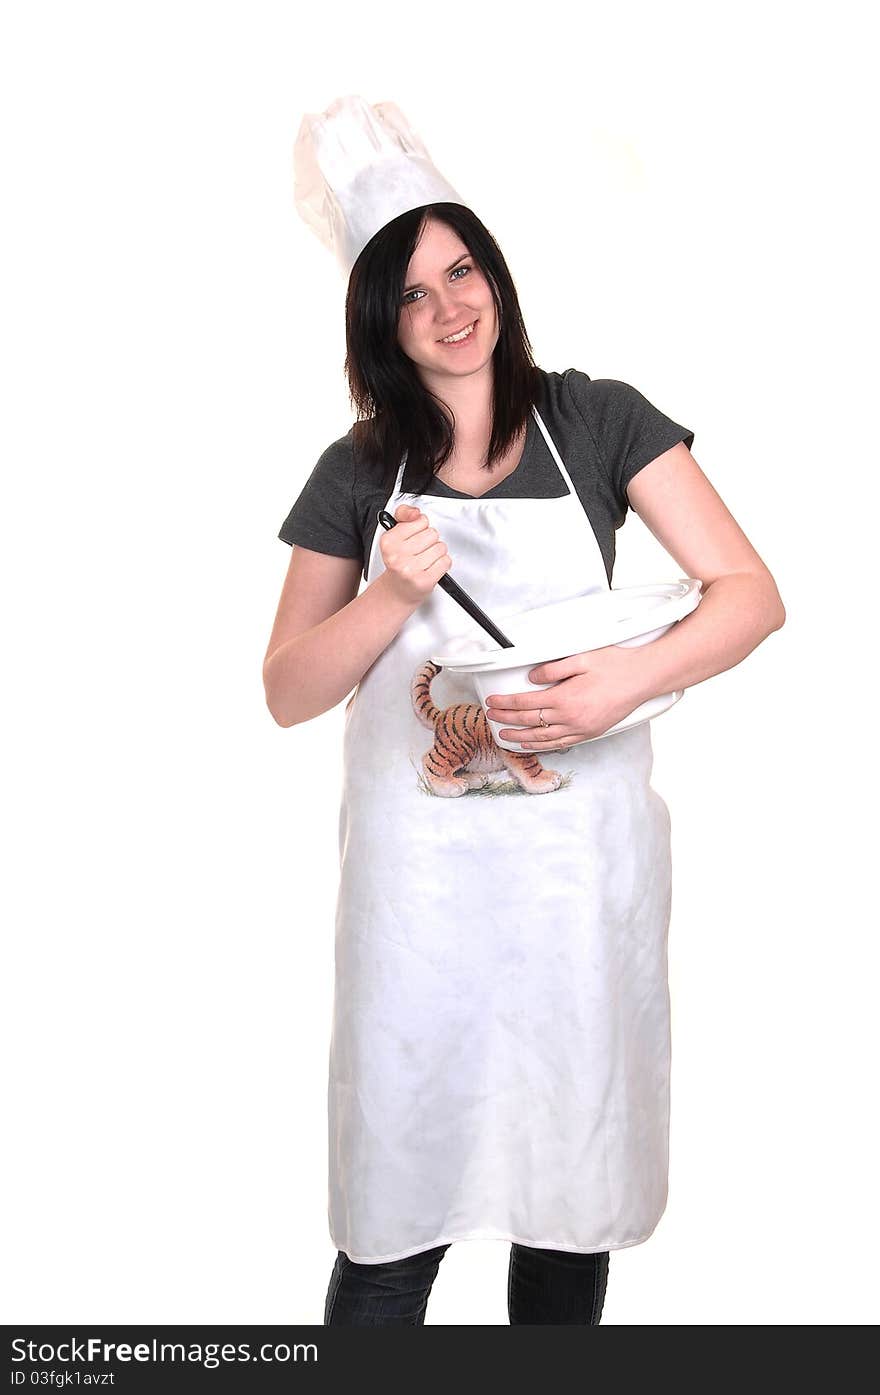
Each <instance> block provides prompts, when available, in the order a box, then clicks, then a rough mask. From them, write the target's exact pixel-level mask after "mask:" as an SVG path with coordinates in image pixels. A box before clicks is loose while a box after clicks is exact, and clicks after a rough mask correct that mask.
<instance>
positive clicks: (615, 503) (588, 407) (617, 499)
mask: <svg viewBox="0 0 880 1395" xmlns="http://www.w3.org/2000/svg"><path fill="white" fill-rule="evenodd" d="M540 375H541V386H542V391H541V395H540V398H539V400H538V401H537V402H536V404H535V405H536V406H537V409H538V412H539V413H540V416H541V419H542V421H543V422H544V425H545V426H546V428H547V430H548V432H549V434H550V437H551V439H552V440H553V442H554V444H555V446H556V449H557V450H558V452H559V454H560V456H561V457H562V459H563V461H564V462H565V468H566V469H567V470H568V473H569V474H570V475H571V478H572V482H573V484H574V486H575V489H576V490H577V493H578V497H579V499H580V501H581V503H582V504H583V506H584V509H585V511H586V514H587V517H588V518H589V520H590V523H591V525H592V528H593V532H594V533H595V534H596V538H597V541H598V543H599V547H600V550H601V553H602V557H603V560H604V562H605V570H606V572H607V574H608V584H609V586H610V585H611V577H612V571H613V569H614V553H615V546H614V545H615V537H614V534H615V531H616V529H618V528H620V527H621V525H622V524H623V522H624V519H625V518H626V514H627V509H628V508H629V501H628V499H627V495H626V487H627V485H628V484H629V482H630V480H631V479H632V478H633V476H634V475H636V474H638V472H639V470H641V469H642V467H643V466H645V465H647V464H648V463H649V462H650V461H651V460H655V459H656V457H657V456H658V455H662V454H663V452H664V451H666V450H669V449H670V448H671V447H672V446H674V445H677V444H678V442H679V441H684V442H685V444H686V445H687V446H688V448H690V446H691V445H692V444H693V440H694V433H693V432H692V431H689V430H688V429H687V427H684V426H680V425H679V424H678V422H675V421H673V420H672V419H671V418H670V417H667V416H665V415H664V413H663V412H661V411H659V410H658V408H656V407H655V406H654V405H653V404H652V403H651V402H649V401H648V399H647V398H646V397H643V396H642V394H641V393H640V392H639V391H638V389H637V388H634V387H631V386H630V384H629V383H623V382H619V381H618V380H617V379H616V378H595V379H591V378H588V377H587V375H586V373H581V372H579V371H578V369H576V368H567V369H566V370H565V371H564V372H563V373H547V372H545V371H544V370H543V369H541V370H540ZM413 485H414V481H413V480H412V479H411V478H410V477H409V472H408V470H405V471H404V477H403V484H402V488H403V489H404V490H406V489H410V488H412V487H413ZM566 489H567V487H566V484H565V481H564V480H563V478H562V476H561V475H560V473H559V470H558V468H557V465H556V462H555V460H554V459H553V456H552V455H551V454H550V451H549V448H548V446H547V442H546V441H545V440H544V437H543V435H542V433H541V430H540V428H539V426H538V424H537V422H536V421H535V418H534V416H533V415H532V414H531V413H530V414H529V419H528V427H527V431H526V440H525V445H524V447H523V453H522V457H521V458H520V462H519V465H518V466H517V467H516V469H515V470H514V471H513V473H512V474H509V475H508V476H507V477H506V478H505V479H503V480H502V481H501V483H500V484H497V485H495V486H494V488H492V489H489V490H487V492H486V493H485V494H483V495H481V498H483V499H555V498H558V497H559V496H560V495H563V494H565V493H566ZM425 492H426V494H428V495H430V494H438V495H441V496H444V497H446V498H452V499H467V498H470V497H472V496H470V495H468V494H464V493H462V491H461V490H458V489H452V488H451V487H450V486H449V485H448V484H445V483H444V482H443V481H442V480H439V479H438V478H437V476H436V475H435V476H434V478H433V479H432V480H431V482H430V484H429V486H428V489H427V490H426V491H425ZM386 502H387V495H386V492H385V485H384V483H383V481H382V480H381V479H378V478H377V475H376V472H370V471H368V470H367V468H366V467H365V465H364V464H363V463H361V462H358V461H356V459H355V456H354V447H353V440H352V431H351V430H350V431H348V432H347V433H346V435H345V436H341V437H340V438H339V440H337V441H334V442H333V443H332V444H331V445H329V446H328V447H327V449H326V450H325V451H324V452H323V454H322V455H321V456H320V457H319V459H318V462H317V464H316V465H315V468H314V469H313V470H312V473H311V475H310V476H309V478H308V480H307V481H306V483H305V486H304V488H303V490H302V492H301V494H300V495H299V498H298V499H297V500H296V503H295V504H294V505H293V507H292V509H291V510H290V513H289V514H288V515H287V517H286V519H285V520H284V522H283V524H282V525H281V530H280V532H279V533H278V536H279V538H281V540H282V542H286V543H290V544H291V545H296V544H299V545H300V546H301V547H306V548H309V549H310V550H312V551H314V552H329V553H331V554H332V555H333V556H334V557H357V558H359V559H360V562H361V569H362V571H363V572H364V574H366V565H367V563H366V559H367V558H368V557H369V555H370V547H371V545H372V541H373V534H374V533H375V531H376V528H377V527H378V522H377V518H376V515H377V513H378V511H379V509H381V508H384V506H385V504H386Z"/></svg>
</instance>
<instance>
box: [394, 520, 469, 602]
mask: <svg viewBox="0 0 880 1395" xmlns="http://www.w3.org/2000/svg"><path fill="white" fill-rule="evenodd" d="M394 517H395V518H396V519H397V526H396V527H395V528H389V529H387V531H384V533H383V536H382V537H381V538H380V539H379V550H380V552H381V553H382V561H383V562H384V563H385V571H386V573H387V575H388V585H389V586H390V587H391V588H392V590H393V591H394V594H395V595H396V596H398V597H399V598H400V599H401V600H402V601H405V602H406V603H407V604H408V605H420V604H421V602H422V601H423V600H424V599H425V598H426V596H429V595H430V594H431V592H432V591H433V589H434V587H435V586H436V585H437V582H438V581H439V580H440V578H441V576H445V574H446V573H447V572H448V571H449V569H450V567H451V566H452V558H451V557H450V555H449V553H448V552H447V551H446V544H445V543H444V542H441V540H440V537H439V534H438V532H437V529H436V528H432V527H430V525H429V523H428V520H427V518H426V516H425V515H424V514H423V513H422V512H421V510H420V509H417V508H415V506H414V505H412V504H400V505H399V506H398V508H397V509H396V510H395V514H394ZM379 526H380V527H381V524H380V525H379Z"/></svg>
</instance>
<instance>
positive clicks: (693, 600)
mask: <svg viewBox="0 0 880 1395" xmlns="http://www.w3.org/2000/svg"><path fill="white" fill-rule="evenodd" d="M702 584H703V583H702V581H701V580H699V579H698V578H696V577H681V578H679V579H678V580H677V581H671V582H654V583H652V584H647V585H641V586H619V587H609V588H608V590H607V591H595V592H587V593H585V594H584V595H583V596H569V597H568V598H567V599H565V600H562V601H552V602H550V604H548V605H546V606H534V607H532V608H531V609H530V610H524V611H520V612H518V613H517V614H516V615H513V614H511V615H501V614H500V613H499V614H498V616H497V620H498V622H499V624H501V625H502V627H503V625H504V622H506V621H507V622H509V621H515V620H516V619H517V618H524V617H526V616H530V615H538V614H540V612H541V611H548V610H553V609H561V608H562V607H563V606H565V605H573V604H575V603H576V602H577V601H590V600H596V599H599V598H600V597H602V598H604V597H607V596H609V595H615V596H621V597H623V598H624V599H626V598H627V597H629V598H630V599H632V600H637V599H638V598H639V597H640V596H645V597H656V596H657V595H658V593H660V596H661V599H660V601H659V604H658V605H656V606H654V607H652V608H651V609H650V611H649V612H648V613H646V614H645V615H630V616H623V617H620V618H616V617H615V616H614V615H611V616H605V617H603V618H600V619H598V620H595V621H593V622H592V624H591V623H590V622H589V621H586V622H584V630H585V632H584V633H581V634H579V636H578V641H577V642H576V644H575V645H574V647H572V648H571V649H569V651H568V652H569V654H579V653H583V652H586V651H587V650H590V649H604V648H606V647H607V646H608V645H611V644H620V643H623V642H624V641H625V640H628V639H636V638H638V636H639V635H641V634H649V633H650V631H651V630H657V629H660V628H661V627H663V626H665V625H671V624H674V623H675V622H676V621H677V620H683V619H684V617H685V616H686V615H689V614H690V613H691V611H693V610H696V608H697V606H698V605H699V603H700V600H701V595H700V588H701V586H702ZM664 592H665V593H666V594H665V595H663V593H664ZM493 618H495V617H493ZM474 625H475V626H476V621H474ZM456 638H457V637H456V636H450V637H449V638H448V639H446V640H444V641H443V643H444V644H452V643H455V640H456ZM460 638H461V640H462V641H463V640H465V639H468V638H473V640H474V644H475V645H476V643H477V640H478V636H476V635H472V634H471V633H470V632H469V634H468V635H464V636H461V637H460ZM486 638H487V639H488V635H487V636H486ZM582 641H586V642H582ZM561 657H567V656H564V655H548V654H547V653H546V645H537V644H535V643H526V644H522V645H514V646H513V647H512V648H508V649H499V648H495V649H492V648H490V649H477V648H474V649H473V650H471V651H465V652H464V653H462V654H451V655H450V654H439V653H438V654H432V655H431V662H432V663H435V664H439V666H440V667H441V668H444V669H448V670H449V672H450V673H480V672H484V673H492V672H495V671H497V670H499V669H505V668H522V667H525V666H527V665H530V664H539V663H552V662H553V661H554V659H556V658H561Z"/></svg>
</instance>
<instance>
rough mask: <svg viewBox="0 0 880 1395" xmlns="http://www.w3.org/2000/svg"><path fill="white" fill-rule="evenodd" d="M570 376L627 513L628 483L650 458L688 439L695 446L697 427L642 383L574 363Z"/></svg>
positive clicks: (622, 507)
mask: <svg viewBox="0 0 880 1395" xmlns="http://www.w3.org/2000/svg"><path fill="white" fill-rule="evenodd" d="M566 382H567V384H568V386H569V390H570V392H571V394H572V397H573V399H574V401H575V405H576V406H577V408H578V410H579V411H580V413H581V415H582V416H583V418H584V421H585V423H586V425H587V427H588V429H589V431H590V433H591V435H592V437H593V440H594V442H595V444H596V448H597V450H598V453H599V457H600V460H601V462H602V464H603V466H604V469H605V472H606V475H607V477H608V482H609V484H610V486H611V489H612V491H613V493H614V495H615V497H616V499H617V503H618V506H619V508H620V510H621V512H622V513H626V510H627V507H628V500H627V495H626V489H627V485H628V484H629V483H630V481H631V480H632V479H633V478H634V477H635V476H636V475H637V474H638V472H639V470H641V469H642V468H643V467H644V466H645V465H647V464H649V463H650V461H652V460H656V458H657V456H658V455H662V454H663V452H664V451H667V450H671V448H672V447H673V446H675V445H678V443H679V441H684V443H685V445H686V446H687V447H688V449H689V450H690V448H691V446H692V445H693V441H694V433H693V431H690V430H688V428H687V427H686V426H682V425H681V423H680V422H677V421H673V420H672V418H671V417H668V416H667V415H666V414H665V412H661V411H660V409H659V408H658V407H655V406H654V404H653V402H649V401H648V399H647V397H645V396H643V394H642V393H641V392H639V390H638V388H634V387H632V385H631V384H630V383H623V382H620V381H619V380H618V379H616V378H592V379H591V378H587V376H586V374H584V373H579V372H578V371H577V370H576V369H571V370H570V371H569V373H568V374H566Z"/></svg>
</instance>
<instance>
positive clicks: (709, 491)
mask: <svg viewBox="0 0 880 1395" xmlns="http://www.w3.org/2000/svg"><path fill="white" fill-rule="evenodd" d="M627 497H628V499H629V501H630V503H631V505H632V507H633V508H634V509H635V511H636V513H637V514H638V515H639V517H640V518H641V519H642V520H643V521H644V522H645V523H646V524H647V526H648V527H649V528H650V530H651V532H652V533H653V534H654V536H655V538H657V540H658V542H659V543H660V544H661V545H662V546H663V547H665V548H666V550H667V552H669V553H671V554H672V556H673V557H674V558H675V560H676V562H677V563H678V565H679V566H680V567H681V568H682V571H683V572H685V573H686V574H687V575H688V576H692V577H699V579H700V580H701V581H702V582H703V593H702V599H701V601H700V604H699V605H698V606H697V609H696V610H695V611H693V612H692V614H690V615H688V616H687V617H686V618H685V619H684V620H680V621H679V622H678V624H676V625H673V626H672V628H671V629H670V630H668V631H667V633H666V634H665V635H661V636H660V638H659V639H655V640H653V641H652V643H650V644H643V645H637V646H634V647H629V646H627V647H620V646H618V645H614V644H611V645H607V646H606V647H605V648H604V649H593V650H589V651H587V652H586V653H583V654H572V655H571V656H570V657H568V658H566V659H554V660H552V661H551V662H549V663H545V664H538V665H536V667H535V668H533V669H530V670H529V675H528V676H529V681H530V682H532V683H555V684H557V686H556V687H555V688H552V689H550V690H548V691H547V692H545V693H544V694H542V695H540V699H539V697H538V696H537V695H536V694H535V692H534V690H532V691H531V692H528V693H513V694H506V695H499V694H491V695H490V696H489V698H488V705H489V706H488V712H489V716H490V717H491V718H492V720H493V721H496V722H499V723H502V724H503V725H502V726H501V731H500V734H501V736H502V738H503V739H505V740H511V741H521V744H522V746H523V747H524V748H526V749H535V750H541V749H542V748H543V749H551V750H553V749H562V748H563V747H564V746H566V745H572V744H575V743H576V742H578V741H581V740H583V739H584V737H588V738H591V737H594V736H601V735H602V734H603V732H606V731H608V729H609V728H610V727H612V726H614V725H616V723H617V722H619V721H622V720H623V718H624V717H627V716H629V714H630V712H633V711H635V709H636V708H637V707H639V706H640V705H641V704H642V703H643V702H647V701H648V699H649V698H652V697H659V696H660V695H661V694H663V693H672V692H676V691H678V690H679V689H683V688H692V687H693V686H694V684H695V683H701V682H702V681H703V679H704V678H711V677H712V675H713V674H715V673H721V672H722V671H723V670H724V669H728V668H733V666H734V665H735V664H738V663H740V661H741V660H742V659H744V658H745V657H746V655H747V654H750V653H751V652H752V650H753V649H755V648H756V647H757V646H758V645H759V644H760V643H761V641H762V640H764V639H766V638H767V636H768V635H769V634H771V633H772V632H773V630H778V629H780V628H781V627H782V625H784V623H785V607H784V606H783V604H782V599H781V597H780V595H779V592H778V591H777V589H776V582H775V581H774V580H773V577H772V576H771V575H770V572H769V571H768V570H767V568H766V567H765V565H764V563H763V562H762V561H761V558H760V557H759V556H758V554H757V552H756V551H755V549H754V548H753V547H752V545H751V543H750V542H749V540H748V538H747V537H746V536H745V534H744V533H743V531H742V529H741V528H740V527H739V524H738V523H737V522H736V520H735V519H734V518H733V516H732V515H731V514H730V513H729V512H728V510H727V508H726V507H725V505H724V503H723V502H722V501H721V499H720V498H719V496H718V495H717V494H716V492H715V490H714V489H713V488H712V485H711V484H710V483H709V481H708V480H707V478H706V476H705V475H704V474H703V472H702V470H701V469H700V467H699V466H698V464H697V462H696V461H695V460H694V458H693V456H692V455H691V453H690V451H689V450H688V448H687V446H686V445H685V444H684V442H679V444H678V445H676V446H673V447H672V449H671V450H667V451H664V452H663V454H662V455H658V456H657V458H656V460H652V461H651V463H650V464H649V465H645V466H644V467H643V469H641V470H639V472H638V474H636V475H635V476H634V477H633V479H632V480H631V481H630V484H629V487H628V489H627ZM566 680H567V681H566ZM539 700H540V701H541V702H542V707H543V710H544V711H545V712H546V714H547V715H548V716H549V718H550V722H549V725H548V726H547V727H540V728H539V727H537V726H536V721H537V716H538V711H539V707H538V703H539ZM527 727H530V728H531V730H526V729H525V728H527Z"/></svg>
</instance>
